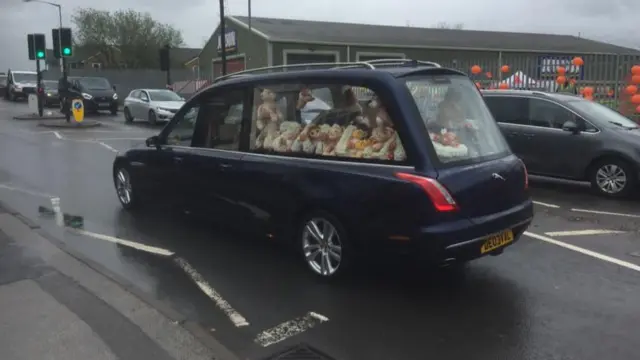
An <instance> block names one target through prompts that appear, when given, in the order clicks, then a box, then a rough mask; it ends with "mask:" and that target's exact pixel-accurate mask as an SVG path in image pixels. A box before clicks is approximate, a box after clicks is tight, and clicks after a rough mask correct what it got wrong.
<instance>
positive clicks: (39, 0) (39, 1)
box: [22, 0, 64, 73]
mask: <svg viewBox="0 0 640 360" xmlns="http://www.w3.org/2000/svg"><path fill="white" fill-rule="evenodd" d="M22 1H23V2H26V3H28V2H38V3H42V4H47V5H51V6H55V7H57V8H58V21H59V22H58V29H59V31H60V34H62V5H60V4H56V3H54V2H49V1H44V0H22ZM58 48H59V49H60V51H62V36H58ZM60 73H64V57H63V56H62V54H60Z"/></svg>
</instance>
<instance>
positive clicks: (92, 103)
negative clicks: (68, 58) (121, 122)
mask: <svg viewBox="0 0 640 360" xmlns="http://www.w3.org/2000/svg"><path fill="white" fill-rule="evenodd" d="M68 80H69V82H70V83H71V85H72V86H73V87H74V88H76V89H78V90H79V91H80V93H81V94H82V102H83V105H84V109H85V112H88V113H96V112H98V111H100V110H107V111H109V112H110V113H111V115H117V114H118V94H117V93H116V87H115V86H114V85H111V83H110V82H109V80H107V79H106V78H103V77H69V78H68ZM62 105H63V104H62V102H60V111H63V109H62Z"/></svg>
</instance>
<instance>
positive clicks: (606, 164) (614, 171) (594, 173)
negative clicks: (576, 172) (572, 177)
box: [589, 158, 638, 198]
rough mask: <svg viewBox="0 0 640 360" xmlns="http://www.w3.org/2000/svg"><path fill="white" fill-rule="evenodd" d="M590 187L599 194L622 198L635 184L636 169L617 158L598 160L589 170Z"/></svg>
mask: <svg viewBox="0 0 640 360" xmlns="http://www.w3.org/2000/svg"><path fill="white" fill-rule="evenodd" d="M589 181H590V182H591V187H592V188H593V189H594V190H595V191H596V192H597V193H598V194H600V195H604V196H608V197H613V198H622V197H626V196H628V195H629V194H630V193H631V192H632V191H633V189H634V187H635V186H636V184H637V181H638V177H637V174H636V170H635V169H634V168H633V166H631V165H630V164H629V163H628V162H627V161H625V160H622V159H619V158H606V159H603V160H599V161H597V162H596V163H594V164H593V165H592V166H591V170H590V172H589Z"/></svg>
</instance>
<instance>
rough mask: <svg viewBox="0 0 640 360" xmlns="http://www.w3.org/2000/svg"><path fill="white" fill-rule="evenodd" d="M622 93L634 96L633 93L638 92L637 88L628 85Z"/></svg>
mask: <svg viewBox="0 0 640 360" xmlns="http://www.w3.org/2000/svg"><path fill="white" fill-rule="evenodd" d="M624 91H625V92H626V93H627V94H629V95H635V93H637V92H638V87H637V86H635V85H629V86H627V87H626V88H625V89H624Z"/></svg>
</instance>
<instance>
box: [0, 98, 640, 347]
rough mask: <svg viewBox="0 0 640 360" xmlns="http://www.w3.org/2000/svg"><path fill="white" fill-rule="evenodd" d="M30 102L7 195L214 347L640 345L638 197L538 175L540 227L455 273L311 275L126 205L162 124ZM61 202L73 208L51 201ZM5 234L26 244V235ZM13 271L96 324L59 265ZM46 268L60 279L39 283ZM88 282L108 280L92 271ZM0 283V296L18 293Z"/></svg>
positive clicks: (231, 235) (4, 198)
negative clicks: (118, 169) (51, 123)
mask: <svg viewBox="0 0 640 360" xmlns="http://www.w3.org/2000/svg"><path fill="white" fill-rule="evenodd" d="M23 107H25V108H26V104H10V103H5V102H1V101H0V202H1V203H2V204H4V205H6V207H7V208H10V209H13V210H15V212H16V213H19V214H20V215H19V217H20V219H23V220H24V221H26V222H27V223H29V224H31V228H33V230H37V231H38V233H39V234H42V236H45V235H46V238H47V239H49V240H47V241H50V242H51V243H52V244H56V247H57V248H59V249H63V250H64V251H63V252H68V253H73V254H75V256H76V257H75V258H77V259H83V261H85V262H86V263H90V264H94V265H93V266H92V268H93V269H96V271H97V272H98V273H100V274H102V275H100V276H103V277H107V278H109V279H110V281H112V282H113V283H114V284H119V286H122V287H124V288H125V289H127V291H128V292H130V293H133V294H135V295H136V298H138V299H145V302H146V303H147V304H148V306H149V307H150V308H151V309H165V310H157V311H158V312H159V313H167V314H174V315H172V316H173V317H175V318H176V319H177V322H178V323H179V324H185V326H186V327H183V329H185V330H186V331H187V332H188V333H191V334H192V335H193V334H195V335H193V337H194V338H195V339H197V340H198V342H199V343H200V344H203V345H204V346H206V347H207V348H208V349H209V350H210V351H213V352H216V351H222V352H225V351H228V352H231V353H233V354H235V356H237V357H238V358H241V359H266V358H268V357H270V356H272V355H273V354H275V353H282V352H287V351H294V350H293V349H297V350H296V351H298V353H297V354H298V355H296V356H297V357H296V356H290V357H288V358H290V359H300V358H303V357H302V356H303V355H301V354H302V353H303V351H307V352H316V353H317V352H321V353H323V354H324V355H314V356H315V357H311V355H308V357H306V358H309V359H321V358H323V357H322V356H324V358H334V359H337V360H342V359H354V360H361V359H370V360H377V359H416V360H422V359H428V358H446V359H474V360H483V359H487V360H496V359H509V360H511V359H540V360H552V359H553V360H555V359H563V360H564V359H580V360H596V359H597V360H600V359H602V358H606V359H609V360H617V359H620V360H628V359H634V358H638V357H639V356H640V355H639V354H638V353H639V352H640V349H639V348H638V346H637V344H638V343H639V342H640V331H638V324H639V323H640V302H639V301H638V299H640V236H639V231H640V200H639V199H629V200H626V201H614V200H608V199H604V198H601V197H597V196H595V195H593V194H592V193H591V192H590V191H589V190H588V189H587V188H586V187H585V186H584V184H576V183H571V182H565V181H551V180H548V179H541V178H533V179H532V181H531V188H532V194H533V199H534V201H535V202H536V205H535V210H536V215H535V218H534V221H533V224H532V226H531V227H530V229H529V231H528V232H527V233H526V235H525V236H524V237H523V238H522V240H521V241H520V242H518V243H517V244H515V245H514V246H512V247H510V248H508V249H507V250H506V251H505V252H504V254H502V255H500V256H497V257H488V258H483V259H480V260H478V261H476V262H474V263H472V264H470V265H469V266H468V267H467V268H466V269H465V270H464V271H462V272H457V273H451V272H426V271H424V270H418V269H415V268H412V267H411V266H410V265H407V264H402V263H393V264H391V265H384V266H382V265H375V264H371V265H369V266H367V267H363V268H361V269H359V271H358V272H357V273H356V274H354V275H353V276H352V277H350V278H349V279H347V281H345V282H344V283H341V284H326V283H322V282H317V281H314V280H313V278H312V277H310V276H309V275H308V274H307V273H306V272H305V270H304V268H303V265H300V264H298V263H297V262H296V261H294V258H293V255H292V254H291V252H288V251H285V250H284V249H282V248H280V247H278V246H275V245H274V244H271V243H269V242H265V241H264V240H262V239H254V238H251V237H249V236H247V235H244V234H240V233H237V232H232V231H228V230H226V229H224V228H221V227H220V226H219V225H213V224H203V223H202V222H197V221H195V220H194V219H192V218H190V217H189V216H184V215H182V214H176V213H174V212H172V211H169V210H166V209H153V210H149V211H148V212H146V213H142V214H136V215H134V214H131V213H128V212H125V211H123V210H121V208H120V205H119V204H118V201H117V198H116V196H115V192H114V190H113V184H112V180H111V165H112V161H113V159H114V156H115V153H116V152H118V151H122V150H125V149H127V148H129V147H132V146H136V145H139V144H143V143H144V139H145V138H147V137H149V136H151V135H154V134H157V133H158V132H159V131H160V129H161V128H162V126H155V127H152V126H149V125H146V124H139V123H133V124H125V122H124V119H122V118H121V117H110V116H107V115H104V116H100V117H99V119H98V120H99V121H100V122H101V123H102V126H101V127H100V128H96V129H60V130H59V131H56V130H52V129H43V128H42V127H38V126H37V124H33V122H24V121H23V122H20V121H17V120H12V118H13V116H14V115H15V114H19V113H20V112H21V111H23ZM167 191H170V189H168V190H167ZM55 208H59V209H60V211H61V212H62V213H65V214H67V216H64V217H63V216H57V214H58V213H57V212H55V211H54V212H51V211H46V210H43V209H54V210H55ZM1 220H2V214H0V229H2V230H3V231H5V232H7V230H6V229H5V227H4V225H3V223H2V221H1ZM65 225H66V226H65ZM8 235H10V236H11V237H12V238H14V239H15V241H16V242H21V240H22V237H23V236H21V235H20V234H15V233H14V234H8ZM51 239H53V240H51ZM1 242H2V240H0V243H1ZM4 251H5V250H0V254H4ZM10 254H11V253H9V255H6V256H2V259H0V269H4V267H6V266H7V265H5V264H4V262H8V263H9V264H11V263H12V262H13V260H6V259H7V258H11V259H13V258H14V257H13V256H12V255H10ZM16 261H18V260H16ZM18 262H19V261H18ZM8 266H10V265H8ZM16 266H17V265H16ZM18 268H21V269H23V268H24V271H25V272H26V274H27V275H29V274H30V275H29V276H27V275H25V276H22V277H16V279H15V280H11V281H9V280H7V281H2V282H1V284H2V286H1V287H0V289H2V290H0V292H2V293H3V294H4V293H6V291H5V290H4V289H7V288H5V286H14V289H16V288H17V290H13V291H9V292H10V293H13V292H15V293H18V294H19V293H23V292H24V293H26V294H32V295H30V298H31V299H33V300H32V301H33V303H34V304H35V305H33V306H36V307H44V308H49V309H54V308H56V309H57V306H59V307H61V308H65V307H66V308H67V309H69V311H68V312H65V311H62V310H61V311H60V312H58V311H56V316H60V317H64V318H65V319H67V320H59V321H55V320H54V321H53V322H55V323H58V322H63V323H66V322H67V321H69V322H70V323H73V324H82V322H84V323H86V324H88V325H86V326H89V327H90V328H97V327H99V325H96V323H99V322H100V321H96V320H92V316H93V315H91V314H92V313H93V312H102V310H99V309H100V307H99V305H97V303H96V302H91V301H88V300H87V301H85V300H77V302H81V303H84V304H86V305H85V306H84V307H85V310H84V311H85V313H84V317H83V315H82V314H83V313H82V311H81V310H79V309H77V306H79V305H74V304H72V302H73V301H69V300H65V299H63V298H60V297H58V298H56V294H55V293H52V292H51V291H54V292H55V290H51V289H52V288H56V287H61V288H63V286H64V285H63V284H64V280H60V279H65V278H64V277H61V276H62V275H60V276H59V275H55V274H56V270H54V271H52V273H53V274H54V275H49V272H45V273H46V274H45V275H46V276H45V275H42V273H40V272H38V271H39V270H37V269H40V268H41V267H37V266H36V267H30V266H26V267H25V266H18ZM34 269H36V270H34ZM2 272H4V271H0V273H2ZM10 272H11V271H10ZM57 272H60V273H62V274H63V275H64V276H66V277H67V278H73V277H72V276H70V275H69V274H67V273H65V272H62V271H59V270H57ZM15 273H19V271H17V270H16V272H15ZM104 274H108V275H104ZM47 276H52V277H53V278H54V279H53V280H51V281H52V284H56V285H54V286H52V285H49V286H47V285H46V284H45V285H43V282H48V281H49V280H46V279H47ZM96 276H98V275H96ZM22 278H26V279H31V280H19V279H22ZM42 278H45V280H41V279H42ZM0 279H3V278H2V277H0ZM33 279H35V280H33ZM56 281H57V282H56ZM60 284H61V285H60ZM80 285H81V286H83V287H84V288H85V289H101V286H102V285H99V282H98V280H92V279H86V280H85V283H80ZM113 286H115V285H113ZM47 292H49V295H46V294H47ZM69 292H70V293H71V291H69ZM105 293H107V292H105ZM3 294H0V302H3V301H4V302H7V301H11V300H4V297H3ZM86 296H88V295H86ZM51 298H53V299H54V300H55V301H57V302H58V303H59V304H56V303H55V301H54V300H51ZM7 299H11V297H9V298H7ZM19 299H20V298H19V297H18V300H13V301H12V302H11V304H12V305H9V307H13V306H16V309H17V310H16V311H14V312H15V313H19V312H20V310H19V309H20V306H21V304H20V303H22V302H23V301H21V300H19ZM77 299H83V298H81V297H80V295H78V298H77ZM65 301H66V302H65ZM16 304H17V305H16ZM60 304H62V305H60ZM24 306H28V304H26V305H24ZM74 306H75V307H76V308H74ZM112 307H114V308H116V307H115V306H112ZM116 309H117V308H116ZM121 309H122V310H126V307H123V308H121ZM166 309H170V310H166ZM149 311H152V310H149ZM74 313H75V314H76V315H75V316H76V318H74V317H73V316H74V315H73V314H74ZM107 313H108V312H107ZM78 314H80V315H78ZM13 315H15V314H13ZM2 316H6V317H8V319H7V320H5V317H2ZM11 316H12V315H0V326H10V327H13V326H16V327H17V328H18V329H22V327H29V326H31V327H34V328H35V329H36V330H29V331H31V332H34V331H35V332H34V333H36V332H37V327H38V326H45V325H38V324H37V323H38V322H40V321H42V320H40V319H42V317H37V316H36V314H30V315H29V316H27V314H25V315H24V318H23V317H20V318H23V321H22V322H21V323H18V324H16V322H17V320H16V319H15V317H14V318H12V317H11ZM164 316H165V317H167V318H173V317H172V316H167V315H164ZM109 317H112V318H113V320H112V321H120V320H117V319H116V316H115V315H113V316H109ZM77 318H79V319H81V321H79V320H77ZM125 318H126V316H125ZM118 319H121V317H118ZM98 320H99V319H98ZM74 321H75V322H74ZM105 321H106V320H105ZM122 321H124V320H122ZM5 322H6V323H8V324H9V325H5ZM143 325H144V324H143ZM77 326H85V325H77ZM136 327H138V328H139V329H137V330H136V329H135V328H136ZM148 328H149V327H148V326H147V327H146V328H145V327H144V326H141V325H140V324H135V323H134V325H131V326H127V327H126V329H131V330H126V329H125V330H123V331H131V333H132V334H133V333H134V332H135V333H136V334H138V335H136V336H139V338H143V337H142V335H140V334H139V332H140V329H142V330H143V331H142V332H144V329H148ZM164 328H165V326H161V327H158V328H156V330H157V329H164ZM174 328H175V326H174ZM102 329H107V330H104V331H103V333H101V332H100V331H97V330H94V332H95V334H97V335H96V337H97V338H98V339H100V338H101V339H102V343H100V341H98V340H96V339H93V338H90V337H87V340H86V341H83V342H82V343H83V344H85V345H83V346H90V347H93V348H94V349H96V351H97V350H99V349H102V348H101V346H103V347H104V348H106V349H108V350H109V351H111V352H112V353H113V354H115V356H118V357H120V358H123V359H125V358H129V357H128V356H129V355H126V354H123V353H120V354H119V353H117V351H118V350H117V349H118V348H120V345H121V344H122V341H119V340H109V336H114V337H117V336H116V335H113V334H111V335H109V334H108V332H109V331H108V330H109V329H113V328H110V327H109V326H108V325H104V326H103V328H102ZM197 329H204V330H202V331H198V330H197ZM20 331H26V330H16V332H17V333H18V334H24V333H23V332H20ZM105 332H106V333H107V334H105ZM83 333H86V332H83ZM12 336H18V335H15V334H14V335H12ZM148 337H150V338H151V339H152V340H153V339H154V338H153V337H152V336H149V335H148V334H147V338H148ZM43 339H44V338H43ZM132 339H133V337H132ZM136 339H137V338H136ZM145 339H146V338H145ZM172 339H174V340H172V341H174V344H175V342H179V341H180V340H175V339H176V338H172ZM178 339H179V338H178ZM14 341H17V340H14ZM42 341H44V340H42ZM47 341H48V340H47ZM1 342H2V340H0V346H1V345H2V343H1ZM154 342H155V343H156V345H157V344H158V343H162V342H161V341H147V340H144V341H143V340H140V344H141V345H139V348H143V347H144V348H145V349H146V350H144V351H156V350H153V348H152V343H154ZM44 343H45V344H46V343H47V342H44ZM143 344H148V345H149V347H148V348H147V345H144V346H143ZM216 344H217V345H216ZM74 346H75V345H74ZM77 346H78V351H82V347H81V346H80V345H77ZM165 346H166V345H165ZM176 346H179V345H176ZM114 349H115V350H114ZM162 349H164V351H165V352H166V353H168V354H169V356H172V355H173V354H172V353H171V351H169V350H167V349H166V348H164V347H163V348H162ZM220 349H223V350H220ZM132 351H133V350H132ZM136 351H137V350H136ZM140 351H143V350H140ZM203 351H204V350H203ZM174 353H175V351H174ZM100 354H103V352H100ZM104 354H108V351H107V350H105V352H104ZM139 354H144V356H143V355H139ZM146 354H151V353H150V352H149V353H142V352H139V353H136V354H135V356H136V358H151V357H150V356H151V355H146ZM61 356H62V355H61ZM78 356H80V355H78ZM104 356H107V355H104ZM131 356H134V355H131ZM140 356H142V357H140ZM153 356H156V355H153ZM190 356H191V355H186V356H183V357H182V358H184V359H191V358H192V357H190ZM37 357H38V356H37V355H34V356H32V357H31V358H37ZM96 357H97V355H96ZM157 357H158V358H163V357H161V355H157ZM4 358H5V357H3V359H4ZM18 358H19V357H18ZM24 358H28V356H26V355H25V357H24ZM106 358H108V357H106ZM193 358H194V359H195V358H198V357H193ZM271 358H273V357H271ZM282 358H284V357H282ZM9 359H11V358H9Z"/></svg>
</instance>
